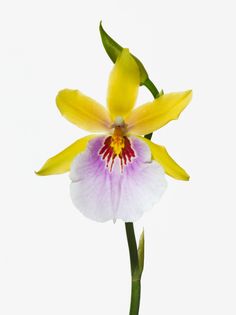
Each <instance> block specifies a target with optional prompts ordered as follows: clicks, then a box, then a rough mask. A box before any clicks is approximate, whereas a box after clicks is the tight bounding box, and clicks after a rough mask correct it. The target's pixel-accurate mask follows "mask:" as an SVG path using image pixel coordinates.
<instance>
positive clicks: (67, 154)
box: [36, 135, 96, 176]
mask: <svg viewBox="0 0 236 315" xmlns="http://www.w3.org/2000/svg"><path fill="white" fill-rule="evenodd" d="M95 137H96V135H89V136H86V137H84V138H81V139H79V140H77V141H75V142H74V143H73V144H71V145H70V146H69V147H67V148H66V149H65V150H63V151H62V152H60V153H58V154H57V155H55V156H53V157H51V158H50V159H49V160H47V161H46V163H45V164H44V165H43V166H42V168H41V169H40V170H39V171H38V172H36V174H37V175H40V176H45V175H55V174H62V173H65V172H68V171H69V170H70V165H71V163H72V161H73V160H74V158H75V157H76V156H77V155H78V154H79V153H81V152H83V151H84V150H85V149H86V147H87V144H88V142H89V141H90V140H91V139H93V138H95Z"/></svg>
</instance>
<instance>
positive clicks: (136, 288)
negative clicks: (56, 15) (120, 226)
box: [125, 222, 141, 315]
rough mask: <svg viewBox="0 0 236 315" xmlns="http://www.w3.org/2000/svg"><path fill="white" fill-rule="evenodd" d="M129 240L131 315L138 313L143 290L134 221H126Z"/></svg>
mask: <svg viewBox="0 0 236 315" xmlns="http://www.w3.org/2000/svg"><path fill="white" fill-rule="evenodd" d="M125 229H126V236H127V242H128V247H129V256H130V268H131V280H132V281H131V301H130V312H129V315H138V312H139V305H140V292H141V283H140V281H141V275H140V271H139V261H138V249H137V243H136V239H135V234H134V226H133V223H130V222H129V223H125Z"/></svg>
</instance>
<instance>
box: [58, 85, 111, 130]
mask: <svg viewBox="0 0 236 315" xmlns="http://www.w3.org/2000/svg"><path fill="white" fill-rule="evenodd" d="M56 103H57V107H58V108H59V110H60V112H61V114H62V115H63V116H64V117H65V118H67V119H68V120H69V121H70V122H72V123H73V124H75V125H77V126H78V127H80V128H82V129H85V130H88V131H90V132H101V131H107V130H108V129H109V127H110V126H111V124H112V122H111V119H110V117H109V113H108V111H107V110H106V109H105V108H104V107H103V106H102V105H100V104H98V103H97V102H96V101H94V100H93V99H91V98H90V97H88V96H86V95H84V94H82V93H81V92H80V91H78V90H69V89H65V90H62V91H60V92H59V93H58V95H57V97H56Z"/></svg>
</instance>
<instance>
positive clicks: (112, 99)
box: [107, 49, 140, 119]
mask: <svg viewBox="0 0 236 315" xmlns="http://www.w3.org/2000/svg"><path fill="white" fill-rule="evenodd" d="M139 83H140V74H139V68H138V66H137V64H136V62H135V60H134V58H133V57H132V56H131V54H130V53H129V50H128V49H123V50H122V52H121V54H120V56H119V57H118V58H117V60H116V63H115V65H114V67H113V70H112V72H111V74H110V78H109V83H108V93H107V106H108V109H109V111H110V113H111V117H112V119H114V118H115V117H117V116H121V117H123V118H125V117H126V116H127V114H129V113H130V112H131V110H132V109H133V107H134V105H135V101H136V98H137V95H138V88H139Z"/></svg>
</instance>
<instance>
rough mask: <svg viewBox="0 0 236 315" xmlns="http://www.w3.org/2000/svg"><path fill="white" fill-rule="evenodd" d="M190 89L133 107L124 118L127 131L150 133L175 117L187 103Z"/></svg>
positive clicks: (137, 133)
mask: <svg viewBox="0 0 236 315" xmlns="http://www.w3.org/2000/svg"><path fill="white" fill-rule="evenodd" d="M191 98H192V91H190V90H189V91H185V92H179V93H170V94H165V95H162V96H160V97H159V98H157V99H156V100H155V101H153V102H151V103H147V104H144V105H142V106H140V107H138V108H137V109H135V110H134V111H133V112H132V113H131V114H130V115H129V117H127V119H126V124H127V125H128V132H130V133H132V134H136V135H144V134H148V133H151V132H153V131H155V130H157V129H159V128H161V127H163V126H164V125H166V124H167V123H168V122H169V121H171V120H174V119H177V118H178V117H179V115H180V113H181V112H182V111H183V110H184V109H185V107H186V106H187V105H188V104H189V102H190V101H191Z"/></svg>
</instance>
